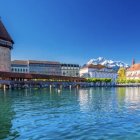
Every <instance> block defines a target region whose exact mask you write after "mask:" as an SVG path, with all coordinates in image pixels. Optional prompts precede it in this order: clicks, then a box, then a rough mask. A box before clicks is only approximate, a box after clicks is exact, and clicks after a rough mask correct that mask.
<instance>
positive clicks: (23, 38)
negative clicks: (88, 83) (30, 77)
mask: <svg viewBox="0 0 140 140" xmlns="http://www.w3.org/2000/svg"><path fill="white" fill-rule="evenodd" d="M139 5H140V1H139V0H0V16H1V17H2V21H3V22H4V24H5V26H6V28H7V29H8V31H9V33H10V35H11V36H12V37H13V40H14V41H15V45H14V49H13V50H12V59H37V60H55V61H61V62H67V63H79V64H84V63H86V62H87V61H88V60H89V59H91V58H97V57H99V56H102V57H105V58H107V59H113V60H121V61H124V62H126V63H129V64H130V63H131V61H132V58H135V59H136V62H140V55H139V54H140V8H139Z"/></svg>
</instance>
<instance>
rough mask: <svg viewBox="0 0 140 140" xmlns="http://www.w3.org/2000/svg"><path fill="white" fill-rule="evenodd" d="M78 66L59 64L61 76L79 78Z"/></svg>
mask: <svg viewBox="0 0 140 140" xmlns="http://www.w3.org/2000/svg"><path fill="white" fill-rule="evenodd" d="M79 70H80V66H79V65H78V64H65V63H63V64H61V75H62V76H71V77H79V76H80V75H79Z"/></svg>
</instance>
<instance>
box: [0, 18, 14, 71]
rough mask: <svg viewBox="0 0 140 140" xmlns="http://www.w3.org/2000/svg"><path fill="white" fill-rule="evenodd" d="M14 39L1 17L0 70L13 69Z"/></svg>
mask: <svg viewBox="0 0 140 140" xmlns="http://www.w3.org/2000/svg"><path fill="white" fill-rule="evenodd" d="M13 44H14V41H13V40H12V38H11V37H10V35H9V33H8V32H7V30H6V28H5V26H4V25H3V23H2V21H1V19H0V71H5V72H10V71H11V49H12V48H13Z"/></svg>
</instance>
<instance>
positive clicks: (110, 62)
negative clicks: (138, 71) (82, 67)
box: [87, 57, 129, 70]
mask: <svg viewBox="0 0 140 140" xmlns="http://www.w3.org/2000/svg"><path fill="white" fill-rule="evenodd" d="M89 64H94V65H97V64H101V65H104V66H106V67H109V68H113V69H115V70H117V69H119V68H120V67H124V68H128V67H129V65H128V64H126V63H124V62H121V61H113V60H107V59H105V58H104V57H98V58H97V59H90V60H89V61H88V62H87V65H89Z"/></svg>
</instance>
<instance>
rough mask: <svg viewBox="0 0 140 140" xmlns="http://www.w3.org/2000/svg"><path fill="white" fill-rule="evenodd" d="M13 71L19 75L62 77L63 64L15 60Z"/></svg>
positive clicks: (12, 66) (12, 65)
mask: <svg viewBox="0 0 140 140" xmlns="http://www.w3.org/2000/svg"><path fill="white" fill-rule="evenodd" d="M11 70H12V72H18V73H34V74H46V75H61V64H60V63H59V62H54V61H37V60H27V61H23V60H14V61H12V64H11Z"/></svg>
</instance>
